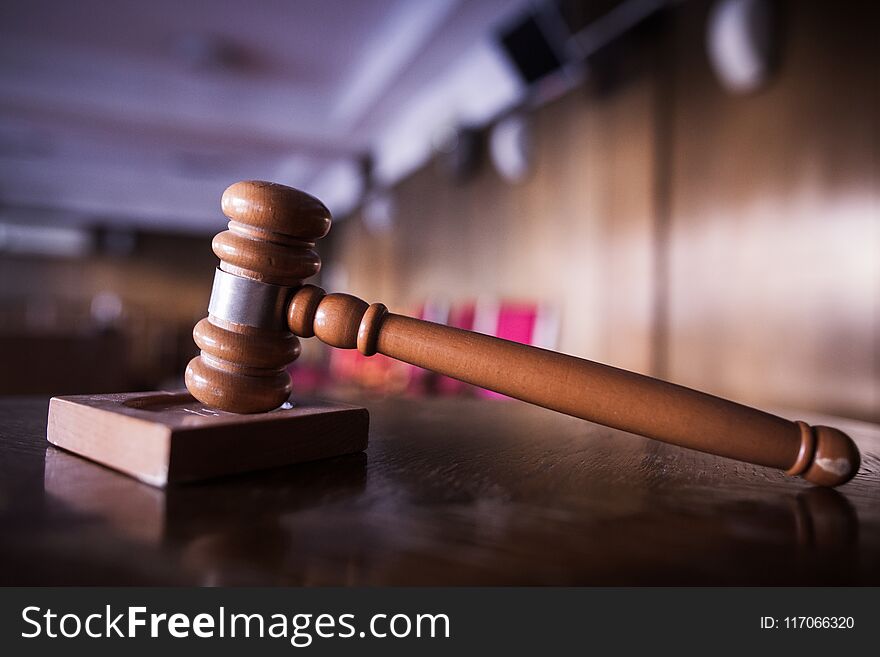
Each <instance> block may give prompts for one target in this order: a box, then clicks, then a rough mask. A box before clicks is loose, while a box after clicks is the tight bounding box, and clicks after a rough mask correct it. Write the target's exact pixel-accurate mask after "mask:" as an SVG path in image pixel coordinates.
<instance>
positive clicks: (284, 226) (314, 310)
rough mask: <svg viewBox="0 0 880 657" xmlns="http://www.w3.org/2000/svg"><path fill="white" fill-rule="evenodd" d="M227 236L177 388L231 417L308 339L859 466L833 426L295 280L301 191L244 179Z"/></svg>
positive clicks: (270, 400) (670, 428) (730, 445)
mask: <svg viewBox="0 0 880 657" xmlns="http://www.w3.org/2000/svg"><path fill="white" fill-rule="evenodd" d="M221 205H222V209H223V213H224V214H225V215H226V216H227V217H228V218H229V220H230V221H229V226H228V230H226V231H224V232H222V233H219V234H218V235H217V236H216V237H215V238H214V240H213V243H212V247H213V250H214V253H215V254H216V255H217V256H218V257H219V258H220V261H221V262H220V266H219V267H218V269H217V270H216V273H215V279H214V285H213V289H212V292H211V299H210V303H209V305H208V317H206V318H205V319H203V320H201V321H200V322H199V323H198V324H196V326H195V329H194V331H193V336H194V338H195V342H196V344H197V345H198V347H199V349H200V350H201V354H200V355H199V356H197V357H195V358H194V359H193V360H192V361H190V363H189V365H188V366H187V369H186V386H187V388H188V389H189V391H190V392H191V393H192V395H193V396H194V397H195V398H196V399H198V400H199V401H201V402H202V403H204V404H206V405H208V406H213V407H215V408H219V409H221V410H225V411H229V412H233V413H259V412H264V411H271V410H273V409H276V408H278V407H279V406H281V405H282V404H284V403H285V402H286V401H287V400H288V398H289V397H290V394H291V379H290V375H289V374H288V372H287V366H288V365H289V364H290V363H291V362H292V361H293V360H295V359H296V358H297V356H298V355H299V353H300V344H299V340H298V338H310V337H313V336H316V337H317V338H318V339H319V340H321V341H322V342H324V343H326V344H328V345H330V346H332V347H337V348H340V349H357V350H358V351H359V352H360V353H361V354H363V355H364V356H373V355H374V354H377V353H380V354H384V355H385V356H388V357H390V358H394V359H396V360H400V361H403V362H406V363H409V364H411V365H416V366H418V367H422V368H425V369H427V370H431V371H433V372H436V373H439V374H442V375H445V376H448V377H452V378H455V379H458V380H460V381H464V382H466V383H470V384H473V385H476V386H479V387H482V388H486V389H489V390H493V391H495V392H497V393H501V394H503V395H507V396H509V397H513V398H516V399H519V400H522V401H525V402H529V403H531V404H536V405H538V406H543V407H544V408H548V409H552V410H554V411H558V412H560V413H565V414H567V415H571V416H574V417H577V418H581V419H584V420H589V421H591V422H596V423H598V424H603V425H606V426H609V427H613V428H616V429H621V430H623V431H629V432H631V433H637V434H641V435H643V436H646V437H648V438H653V439H655V440H660V441H663V442H666V443H670V444H673V445H679V446H681V447H687V448H690V449H695V450H699V451H702V452H707V453H710V454H716V455H719V456H723V457H727V458H733V459H738V460H740V461H746V462H749V463H754V464H757V465H763V466H769V467H773V468H779V469H781V470H784V471H785V473H786V474H788V475H791V476H801V477H803V478H804V479H806V480H807V481H810V482H812V483H813V484H817V485H820V486H837V485H839V484H843V483H845V482H847V481H849V480H850V479H851V478H852V477H853V476H855V474H856V472H857V471H858V468H859V463H860V457H859V451H858V448H857V447H856V445H855V443H853V441H852V440H851V439H850V438H849V436H847V435H846V434H845V433H843V432H842V431H839V430H838V429H834V428H831V427H826V426H810V425H808V424H807V423H806V422H801V421H795V422H792V421H789V420H786V419H784V418H781V417H778V416H776V415H772V414H770V413H766V412H764V411H760V410H757V409H754V408H750V407H748V406H744V405H741V404H738V403H735V402H732V401H728V400H726V399H721V398H719V397H716V396H713V395H709V394H706V393H702V392H698V391H696V390H691V389H689V388H685V387H683V386H679V385H676V384H673V383H669V382H666V381H661V380H659V379H655V378H652V377H649V376H644V375H641V374H636V373H634V372H629V371H626V370H622V369H618V368H615V367H611V366H609V365H603V364H600V363H596V362H592V361H589V360H584V359H582V358H577V357H574V356H568V355H565V354H560V353H556V352H553V351H549V350H546V349H539V348H537V347H532V346H528V345H524V344H519V343H515V342H510V341H507V340H502V339H499V338H495V337H491V336H488V335H483V334H480V333H475V332H471V331H465V330H462V329H458V328H453V327H449V326H443V325H440V324H435V323H432V322H427V321H423V320H419V319H413V318H411V317H405V316H402V315H397V314H394V313H390V312H388V309H387V308H386V307H385V306H384V305H382V304H381V303H373V304H367V303H366V302H365V301H362V300H361V299H358V298H356V297H354V296H351V295H348V294H327V293H325V292H324V290H322V289H321V288H319V287H316V286H314V285H307V284H304V280H305V279H307V278H309V277H310V276H313V275H314V274H316V273H317V272H318V271H319V269H320V267H321V260H320V257H319V256H318V254H317V252H316V251H315V242H316V240H318V239H320V238H322V237H324V236H325V235H326V234H327V232H328V231H329V229H330V223H331V215H330V212H329V210H327V208H326V207H325V206H324V204H323V203H321V202H320V201H319V200H318V199H316V198H314V197H312V196H310V195H308V194H306V193H304V192H301V191H299V190H296V189H293V188H290V187H286V186H284V185H279V184H275V183H269V182H260V181H245V182H238V183H235V184H233V185H231V186H230V187H229V188H228V189H226V191H225V192H224V193H223V198H222V203H221Z"/></svg>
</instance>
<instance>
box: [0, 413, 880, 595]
mask: <svg viewBox="0 0 880 657" xmlns="http://www.w3.org/2000/svg"><path fill="white" fill-rule="evenodd" d="M350 401H359V402H360V403H363V404H364V405H365V406H367V407H368V408H369V409H370V414H371V437H370V438H371V440H370V447H369V449H368V450H367V452H366V453H365V454H358V455H353V456H348V457H339V458H336V459H330V460H326V461H320V462H316V463H309V464H301V465H295V466H289V467H285V468H279V469H275V470H271V471H267V472H264V473H261V474H253V475H241V476H236V477H231V478H226V479H222V480H217V481H214V482H209V483H204V484H193V485H183V486H177V487H172V488H169V489H167V490H165V491H162V490H158V489H155V488H153V487H150V486H147V485H145V484H142V483H139V482H137V481H134V480H132V479H130V478H128V477H125V476H123V475H120V474H117V473H115V472H112V471H110V470H108V469H105V468H102V467H100V466H97V465H94V464H92V463H90V462H88V461H85V460H83V459H80V458H78V457H76V456H73V455H70V454H68V453H65V452H63V451H61V450H58V449H57V448H54V447H52V446H51V445H48V443H46V440H45V435H46V413H47V400H40V399H23V398H8V399H5V400H2V401H0V584H122V585H124V584H230V585H238V584H242V585H243V584H253V585H281V584H284V585H298V584H305V585H384V584H400V585H416V584H426V585H427V584H436V585H442V584H448V585H464V584H502V585H504V584H511V585H512V584H525V585H563V584H568V585H639V584H643V585H662V584H666V585H685V584H697V585H703V584H706V585H708V584H717V585H747V584H774V585H807V584H823V585H831V584H840V585H844V584H875V585H876V584H878V583H880V428H878V427H877V426H874V425H869V424H863V423H858V422H847V421H845V420H840V419H837V418H827V417H824V418H823V417H815V416H807V417H806V419H807V420H809V421H816V422H825V423H828V424H837V425H838V426H841V427H842V428H844V429H845V430H846V431H847V432H849V433H850V434H851V435H852V437H853V438H854V439H855V440H856V442H857V443H858V444H859V447H860V448H861V449H862V452H863V456H864V462H863V466H862V469H861V471H860V473H859V475H858V476H857V477H856V478H855V479H854V480H853V481H851V482H850V483H848V484H846V485H845V486H842V487H840V488H839V489H836V490H828V489H818V488H814V487H811V486H810V485H808V484H806V483H805V482H802V481H797V480H792V479H790V478H787V477H785V476H784V475H783V474H782V473H780V472H778V471H776V470H771V469H768V468H763V467H760V466H751V465H744V464H741V463H736V462H733V461H730V460H727V459H724V458H720V457H716V456H710V455H706V454H702V453H698V452H694V451H689V450H686V449H679V448H673V447H669V446H666V445H664V444H662V443H658V442H655V441H650V440H647V439H645V438H641V437H638V436H635V435H632V434H627V433H624V432H621V431H615V430H611V429H607V428H604V427H600V426H597V425H594V424H590V423H588V422H584V421H581V420H577V419H574V418H570V417H565V416H562V415H559V414H557V413H552V412H549V411H545V410H542V409H539V408H535V407H531V406H528V405H525V404H521V403H518V402H512V401H511V402H504V401H485V400H483V401H478V400H467V401H465V400H430V401H415V400H393V401H391V400H389V401H381V402H380V401H365V400H350Z"/></svg>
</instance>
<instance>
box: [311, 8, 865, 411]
mask: <svg viewBox="0 0 880 657" xmlns="http://www.w3.org/2000/svg"><path fill="white" fill-rule="evenodd" d="M709 6H710V3H709V2H705V1H703V2H701V1H692V2H687V3H683V4H682V5H679V6H678V7H677V8H676V9H675V10H674V12H673V15H672V17H671V20H669V21H668V22H667V24H666V25H665V29H664V31H663V33H662V34H663V36H661V37H659V38H657V39H656V41H655V46H654V47H655V48H656V52H654V53H653V55H652V56H651V57H650V59H652V62H651V63H649V64H648V65H647V66H645V67H644V70H643V71H642V73H641V74H640V75H639V76H637V77H636V78H635V79H633V80H630V81H628V82H627V83H626V84H622V85H619V86H618V87H617V88H616V89H615V90H614V91H613V93H610V94H607V95H601V96H597V95H593V94H590V93H587V92H586V91H584V90H577V91H575V92H572V93H570V94H569V95H567V96H566V97H563V98H562V99H560V100H557V101H555V102H553V103H551V104H549V105H547V106H544V107H543V108H541V109H540V110H539V111H537V112H536V113H535V114H534V116H533V121H534V129H535V132H534V135H535V145H536V158H535V164H536V169H535V173H534V175H533V176H532V178H531V179H530V180H528V181H527V182H526V183H524V184H521V185H509V184H507V183H505V182H503V181H502V180H501V179H500V178H499V177H498V175H497V174H496V173H495V172H494V170H493V169H492V167H491V166H490V165H489V164H488V162H484V163H483V166H481V167H480V169H479V171H478V173H477V174H476V175H475V176H474V177H473V178H472V179H470V180H468V181H467V182H464V183H455V182H453V181H451V180H449V179H448V178H446V177H444V176H443V175H441V173H440V171H439V169H438V168H437V167H436V166H435V165H433V164H432V165H429V166H426V167H425V168H423V169H421V170H420V171H418V172H417V173H415V174H414V175H412V176H411V177H410V178H408V179H406V180H405V181H403V182H402V183H400V184H399V185H398V186H397V188H396V189H395V190H394V196H395V199H396V204H397V207H396V218H397V221H396V225H395V226H394V229H393V230H390V231H386V232H379V233H375V232H371V231H369V230H368V229H367V227H366V225H365V224H364V222H363V221H362V219H361V217H359V216H355V217H352V218H351V219H349V220H347V221H342V222H339V223H338V224H337V225H336V226H335V227H334V231H333V236H332V239H331V244H330V247H331V249H329V250H325V252H327V251H329V252H327V257H326V259H325V261H326V262H327V263H328V273H330V274H331V275H330V276H329V280H330V281H333V280H337V281H341V282H342V283H341V284H344V285H345V286H346V287H348V288H349V289H350V290H351V291H352V292H354V293H356V294H359V295H361V296H363V297H364V298H366V299H370V300H382V301H384V302H386V303H389V304H390V305H391V306H392V308H394V307H398V308H402V307H406V306H408V305H412V304H416V303H419V302H420V301H422V300H424V299H425V298H430V297H445V298H447V299H449V300H452V301H460V300H465V299H468V298H476V297H479V296H481V295H487V296H490V297H501V298H510V299H526V300H539V301H546V302H548V303H551V304H554V305H556V306H557V307H558V308H559V309H560V311H561V313H562V326H561V334H560V342H559V346H560V348H561V349H562V350H563V351H566V352H570V353H574V354H577V355H580V356H584V357H587V358H591V359H595V360H600V361H603V362H609V363H612V364H615V365H619V366H622V367H626V368H629V369H634V370H637V371H641V372H648V373H655V374H659V375H662V376H667V377H669V378H671V379H672V380H674V381H677V382H681V383H684V384H686V385H691V386H696V387H699V388H702V389H705V390H708V391H710V392H714V393H717V394H721V395H724V396H728V397H732V398H734V399H738V400H742V401H746V402H749V403H755V404H763V405H771V406H780V405H781V406H789V407H794V408H802V409H811V410H819V411H826V412H833V413H839V414H844V415H849V416H853V417H862V418H868V419H873V420H880V357H878V341H880V180H878V137H877V133H878V121H880V119H878V116H880V114H878V110H880V105H878V96H877V89H878V49H877V47H876V37H875V35H874V34H873V31H874V30H875V28H876V25H877V24H878V20H877V19H878V11H877V6H878V5H877V4H875V3H868V2H862V3H858V2H854V3H844V4H837V3H825V2H815V3H812V2H788V3H781V6H782V10H783V13H782V18H783V20H782V23H783V26H784V32H783V37H784V41H783V42H782V45H783V50H782V59H781V66H780V68H779V70H778V72H777V75H776V76H775V77H774V79H773V80H772V81H771V82H770V84H769V85H768V86H767V87H766V88H765V89H764V90H761V91H760V92H758V93H755V94H752V95H748V96H738V97H735V96H731V95H729V94H727V93H725V92H724V91H723V90H722V89H721V87H720V86H719V84H718V82H717V81H716V80H715V78H714V76H713V74H712V72H711V70H710V68H709V64H708V61H707V58H706V54H705V48H704V34H705V18H706V14H707V11H708V8H709Z"/></svg>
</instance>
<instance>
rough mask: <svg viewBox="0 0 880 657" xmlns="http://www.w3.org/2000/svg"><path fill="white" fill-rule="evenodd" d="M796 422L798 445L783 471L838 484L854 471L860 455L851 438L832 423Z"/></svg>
mask: <svg viewBox="0 0 880 657" xmlns="http://www.w3.org/2000/svg"><path fill="white" fill-rule="evenodd" d="M797 424H798V425H799V426H800V428H801V449H800V451H799V453H798V457H797V460H796V461H795V463H794V464H793V465H792V466H791V468H789V469H788V470H787V471H786V474H789V475H792V476H797V475H800V476H802V477H803V478H804V479H806V480H807V481H809V482H810V483H812V484H816V485H817V486H839V485H841V484H845V483H846V482H847V481H849V480H850V479H852V478H853V477H854V476H855V475H856V473H857V472H858V471H859V465H860V464H861V457H860V455H859V449H858V447H856V444H855V443H854V442H853V440H852V438H850V437H849V436H847V435H846V434H845V433H843V432H842V431H840V430H838V429H834V428H832V427H824V426H816V427H810V426H809V425H808V424H806V423H805V422H798V423H797Z"/></svg>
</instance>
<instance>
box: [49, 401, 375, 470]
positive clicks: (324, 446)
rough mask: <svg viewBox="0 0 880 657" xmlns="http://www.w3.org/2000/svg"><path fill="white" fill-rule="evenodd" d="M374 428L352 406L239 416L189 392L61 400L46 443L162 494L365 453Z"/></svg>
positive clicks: (292, 407) (288, 407)
mask: <svg viewBox="0 0 880 657" xmlns="http://www.w3.org/2000/svg"><path fill="white" fill-rule="evenodd" d="M368 427H369V414H368V413H367V411H366V409H364V408H359V407H357V406H351V405H348V404H336V403H330V402H313V403H310V404H290V403H287V404H285V406H284V407H282V408H279V409H276V410H274V411H272V412H270V413H262V414H260V415H237V414H234V413H226V412H224V411H218V410H217V409H214V408H209V407H207V406H205V405H204V404H201V403H200V402H197V401H196V400H195V399H193V397H192V395H190V394H189V393H187V392H186V391H182V392H160V391H154V392H127V393H119V394H109V395H74V396H70V397H53V398H52V399H51V400H50V401H49V419H48V426H47V436H46V437H47V439H48V440H49V442H50V443H52V444H53V445H55V446H56V447H61V448H63V449H66V450H67V451H70V452H73V453H74V454H77V455H79V456H84V457H86V458H88V459H91V460H93V461H97V462H98V463H100V464H102V465H106V466H108V467H111V468H114V469H115V470H119V471H121V472H125V473H126V474H129V475H131V476H132V477H135V478H136V479H139V480H141V481H144V482H146V483H148V484H152V485H154V486H160V487H161V486H165V485H166V484H169V483H179V482H185V481H198V480H203V479H209V478H212V477H218V476H224V475H231V474H240V473H242V472H249V471H252V470H261V469H264V468H271V467H276V468H277V467H279V466H282V465H291V464H293V463H304V462H306V461H315V460H318V459H323V458H329V457H332V456H340V455H343V454H354V453H357V452H362V451H363V450H364V449H366V447H367V433H368Z"/></svg>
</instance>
